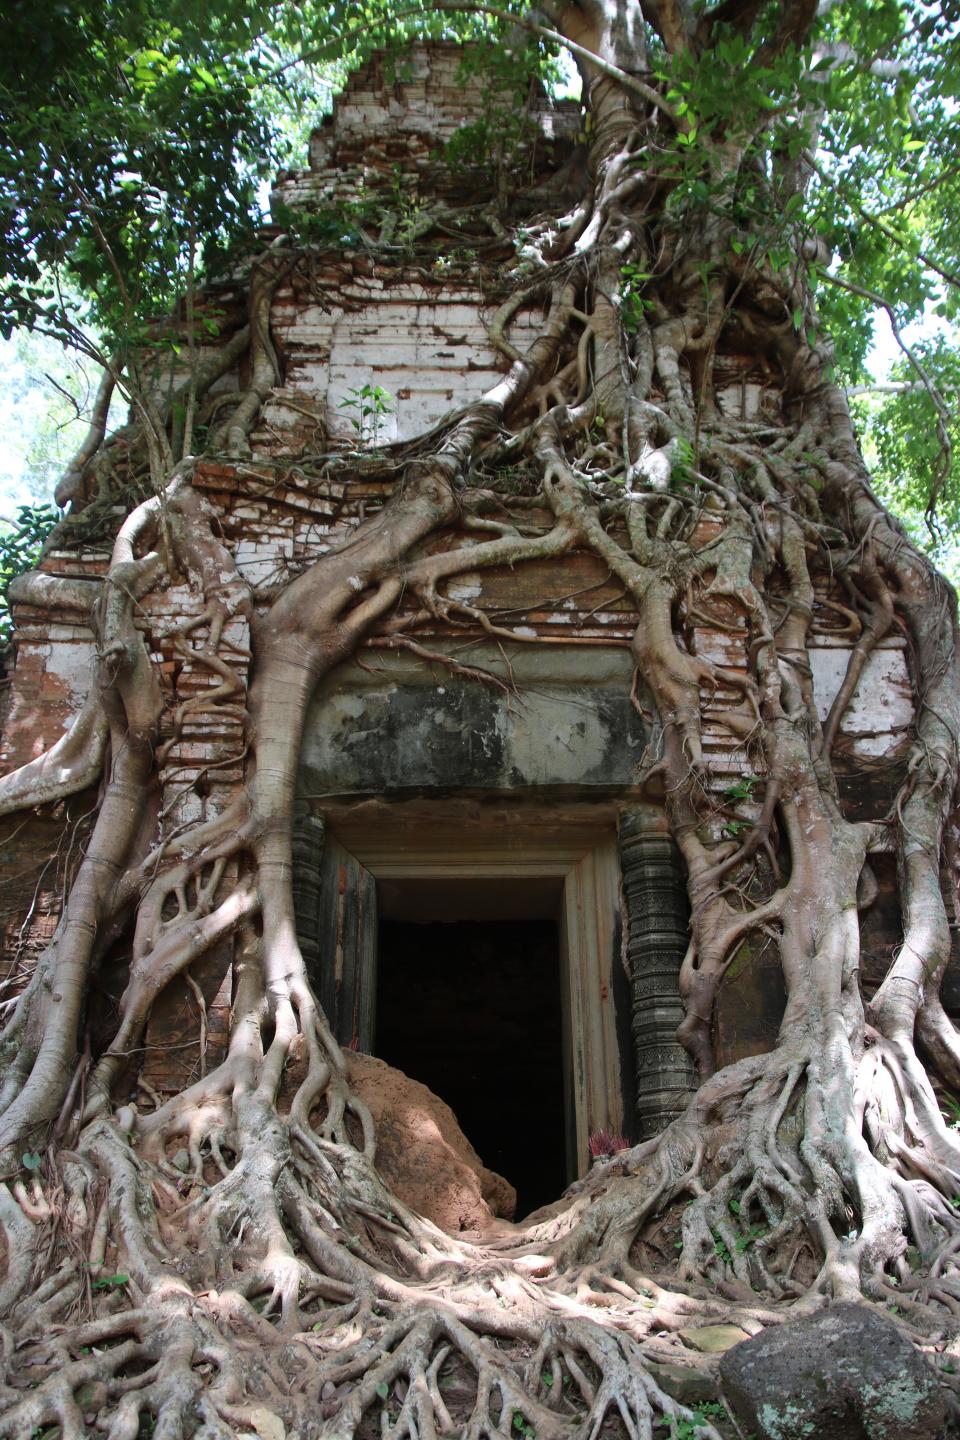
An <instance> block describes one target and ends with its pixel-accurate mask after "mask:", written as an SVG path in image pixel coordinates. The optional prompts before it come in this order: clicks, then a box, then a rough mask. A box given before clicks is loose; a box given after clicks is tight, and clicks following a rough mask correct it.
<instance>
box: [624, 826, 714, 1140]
mask: <svg viewBox="0 0 960 1440" xmlns="http://www.w3.org/2000/svg"><path fill="white" fill-rule="evenodd" d="M620 869H621V874H622V876H623V893H624V900H625V904H626V912H627V913H626V925H627V947H626V948H627V963H628V968H629V975H630V983H631V992H632V1006H631V1029H632V1032H633V1047H634V1055H635V1057H636V1102H635V1109H636V1117H637V1136H638V1138H639V1139H642V1140H645V1139H647V1138H648V1137H649V1136H651V1135H656V1134H657V1133H658V1132H659V1131H660V1130H662V1129H663V1127H664V1126H665V1125H666V1124H668V1122H669V1121H671V1120H673V1119H674V1118H675V1117H676V1116H677V1115H679V1114H681V1113H682V1112H683V1110H685V1109H686V1106H687V1101H688V1100H689V1098H690V1095H691V1094H692V1093H693V1091H694V1089H695V1088H696V1086H695V1082H694V1072H693V1064H692V1062H691V1060H690V1057H689V1056H688V1054H687V1052H686V1050H684V1048H683V1046H682V1045H680V1044H678V1043H677V1039H676V1031H677V1026H678V1025H679V1024H680V1021H681V1020H682V1019H683V1007H682V1005H681V1003H680V991H679V976H680V966H681V964H682V962H683V957H684V954H685V953H686V949H687V939H688V917H689V906H688V903H687V892H686V887H685V885H684V881H683V865H682V862H681V859H680V854H679V852H678V850H677V848H676V846H675V845H674V843H673V841H672V840H671V839H670V838H669V836H667V835H664V834H662V833H657V832H652V831H651V830H650V820H649V817H648V816H646V815H643V814H639V813H637V812H631V811H627V812H626V813H624V814H623V815H622V816H621V817H620Z"/></svg>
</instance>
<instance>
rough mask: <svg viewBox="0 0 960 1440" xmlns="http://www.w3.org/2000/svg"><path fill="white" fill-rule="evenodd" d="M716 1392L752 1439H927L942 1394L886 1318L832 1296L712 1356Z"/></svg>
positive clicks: (940, 1427) (942, 1405)
mask: <svg viewBox="0 0 960 1440" xmlns="http://www.w3.org/2000/svg"><path fill="white" fill-rule="evenodd" d="M720 1378H721V1381H722V1384H723V1393H724V1398H725V1400H726V1402H727V1405H728V1406H729V1408H730V1409H731V1410H732V1412H733V1414H734V1415H735V1416H736V1419H737V1421H738V1423H739V1424H740V1426H741V1427H742V1430H743V1433H744V1434H752V1435H754V1436H755V1437H756V1440H827V1437H829V1440H934V1437H938V1436H940V1435H942V1434H944V1433H945V1431H944V1426H945V1423H946V1394H945V1391H944V1388H943V1386H942V1385H941V1384H940V1382H939V1380H938V1379H937V1376H936V1375H935V1374H934V1372H933V1371H932V1370H931V1368H930V1366H929V1365H927V1363H926V1362H925V1361H924V1360H923V1358H922V1357H921V1356H920V1355H918V1354H917V1352H916V1350H914V1348H913V1346H912V1345H911V1344H910V1342H909V1341H908V1340H907V1339H906V1338H905V1337H904V1336H903V1335H901V1333H900V1331H899V1330H898V1329H897V1327H896V1325H894V1323H893V1321H892V1320H888V1319H886V1318H885V1317H884V1316H883V1315H879V1314H878V1313H877V1312H876V1311H874V1310H871V1309H869V1308H868V1307H867V1306H865V1305H853V1304H847V1303H841V1304H838V1305H832V1306H831V1307H830V1308H829V1309H828V1310H823V1311H821V1312H820V1313H819V1314H817V1315H811V1316H807V1317H806V1318H804V1319H802V1320H794V1321H788V1322H787V1323H786V1324H784V1325H778V1326H774V1327H771V1328H770V1329H767V1330H764V1331H763V1333H762V1334H760V1335H755V1336H754V1337H753V1338H752V1339H751V1340H746V1341H744V1342H743V1344H741V1345H736V1346H734V1348H733V1349H732V1350H728V1351H727V1352H726V1354H725V1355H724V1356H723V1358H722V1359H721V1361H720Z"/></svg>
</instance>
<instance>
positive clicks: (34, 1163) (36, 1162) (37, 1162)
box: [20, 1150, 43, 1170]
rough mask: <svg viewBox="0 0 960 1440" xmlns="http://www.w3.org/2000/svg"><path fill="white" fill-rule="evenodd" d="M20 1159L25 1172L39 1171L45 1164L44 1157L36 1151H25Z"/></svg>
mask: <svg viewBox="0 0 960 1440" xmlns="http://www.w3.org/2000/svg"><path fill="white" fill-rule="evenodd" d="M20 1158H21V1160H22V1161H23V1168H24V1170H39V1169H40V1166H41V1165H42V1164H43V1156H42V1155H41V1154H39V1152H38V1151H36V1150H25V1151H24V1153H23V1155H22V1156H21V1157H20Z"/></svg>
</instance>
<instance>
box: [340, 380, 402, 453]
mask: <svg viewBox="0 0 960 1440" xmlns="http://www.w3.org/2000/svg"><path fill="white" fill-rule="evenodd" d="M395 404H396V402H395V400H394V398H393V396H392V395H391V394H390V391H389V390H384V388H383V386H382V385H361V386H360V387H359V389H357V388H352V389H350V390H348V391H347V394H346V398H345V399H343V400H341V401H340V405H339V407H338V408H339V409H341V410H346V411H347V412H348V419H349V421H350V424H351V425H352V426H353V428H354V431H355V432H356V436H357V439H358V440H359V441H360V443H361V444H362V445H367V444H370V445H376V444H378V442H379V440H380V435H381V431H382V429H383V421H384V417H385V416H387V415H392V414H393V409H394V406H395Z"/></svg>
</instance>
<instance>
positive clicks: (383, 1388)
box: [377, 1380, 390, 1400]
mask: <svg viewBox="0 0 960 1440" xmlns="http://www.w3.org/2000/svg"><path fill="white" fill-rule="evenodd" d="M377 1394H378V1395H379V1396H380V1399H381V1400H386V1398H387V1396H388V1395H389V1394H390V1386H389V1385H388V1384H387V1382H386V1380H381V1381H380V1384H379V1385H378V1386H377Z"/></svg>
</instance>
